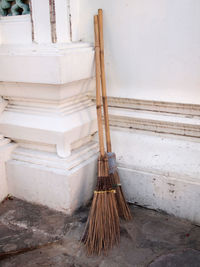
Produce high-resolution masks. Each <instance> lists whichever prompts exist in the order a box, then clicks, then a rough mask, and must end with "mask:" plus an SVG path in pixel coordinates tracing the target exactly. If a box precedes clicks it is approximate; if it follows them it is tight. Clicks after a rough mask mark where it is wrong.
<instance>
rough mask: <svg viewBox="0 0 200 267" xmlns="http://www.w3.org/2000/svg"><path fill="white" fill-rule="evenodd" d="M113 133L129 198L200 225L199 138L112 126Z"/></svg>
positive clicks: (119, 165)
mask: <svg viewBox="0 0 200 267" xmlns="http://www.w3.org/2000/svg"><path fill="white" fill-rule="evenodd" d="M111 136H112V141H113V151H115V153H116V155H117V163H118V167H119V173H120V177H121V182H122V185H123V188H124V191H125V195H126V198H127V200H128V201H130V202H132V203H137V204H139V205H143V206H146V207H148V208H152V209H160V210H163V211H166V212H167V213H170V214H173V215H175V216H178V217H181V218H186V219H189V220H191V221H193V222H195V223H198V224H200V216H199V202H200V143H199V142H198V141H197V140H196V139H188V140H186V139H182V138H179V139H178V138H177V137H175V136H174V137H173V136H171V137H169V136H166V135H155V134H153V133H150V132H146V133H145V132H138V131H134V130H127V129H126V130H122V129H120V128H112V132H111ZM119 140H120V142H119Z"/></svg>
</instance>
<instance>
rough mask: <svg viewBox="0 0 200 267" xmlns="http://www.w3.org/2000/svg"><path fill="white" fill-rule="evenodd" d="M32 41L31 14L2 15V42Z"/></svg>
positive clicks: (27, 43) (0, 37)
mask: <svg viewBox="0 0 200 267" xmlns="http://www.w3.org/2000/svg"><path fill="white" fill-rule="evenodd" d="M31 43H32V28H31V19H30V15H23V16H7V17H0V44H4V45H5V44H13V45H14V44H26V45H29V44H31Z"/></svg>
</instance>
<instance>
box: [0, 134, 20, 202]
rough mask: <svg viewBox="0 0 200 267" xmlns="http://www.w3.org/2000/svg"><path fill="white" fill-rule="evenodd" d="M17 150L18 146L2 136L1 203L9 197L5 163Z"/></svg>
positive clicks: (0, 141)
mask: <svg viewBox="0 0 200 267" xmlns="http://www.w3.org/2000/svg"><path fill="white" fill-rule="evenodd" d="M15 148H16V144H14V143H11V142H10V139H8V138H4V137H3V135H0V202H1V201H2V200H3V199H4V198H5V197H6V196H7V195H8V193H9V191H8V185H7V177H6V171H5V163H6V161H7V160H8V159H9V158H10V154H11V153H12V151H13V150H14V149H15Z"/></svg>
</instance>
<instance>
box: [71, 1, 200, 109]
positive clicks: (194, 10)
mask: <svg viewBox="0 0 200 267" xmlns="http://www.w3.org/2000/svg"><path fill="white" fill-rule="evenodd" d="M78 8H79V10H80V11H81V12H79V23H78V29H79V39H81V40H83V41H87V42H88V41H90V42H93V15H94V14H96V13H97V9H98V8H102V9H103V11H104V39H105V59H106V72H107V81H108V94H109V95H111V96H117V97H126V98H136V99H150V100H161V101H172V102H179V103H196V104H199V103H200V90H199V86H200V75H199V73H200V49H199V47H200V26H199V25H200V17H199V13H198V10H199V9H200V1H198V0H174V1H169V0H132V1H130V0H124V1H121V0H109V1H107V0H102V1H98V0H79V7H78ZM72 22H73V20H72ZM75 23H76V24H77V20H75Z"/></svg>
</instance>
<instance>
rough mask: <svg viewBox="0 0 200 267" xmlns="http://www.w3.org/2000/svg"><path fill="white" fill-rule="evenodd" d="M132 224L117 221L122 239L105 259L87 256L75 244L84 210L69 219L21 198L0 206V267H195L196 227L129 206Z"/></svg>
mask: <svg viewBox="0 0 200 267" xmlns="http://www.w3.org/2000/svg"><path fill="white" fill-rule="evenodd" d="M131 209H132V213H133V216H134V219H133V221H131V222H123V221H122V222H121V241H120V244H119V246H117V247H114V248H113V249H112V250H111V251H109V253H108V255H107V256H106V255H101V256H99V257H97V256H92V257H87V256H86V254H85V250H84V248H83V246H82V244H81V243H80V241H79V240H80V238H81V235H82V233H83V230H84V225H85V222H86V219H87V214H88V208H84V209H82V210H79V211H78V212H77V213H76V214H75V215H74V216H72V217H68V216H66V215H65V214H62V213H59V212H55V211H52V210H49V209H47V208H46V207H41V206H37V205H32V204H29V203H26V202H24V201H21V200H17V199H13V200H8V201H6V202H5V203H3V204H0V266H2V267H14V266H24V267H31V266H34V267H36V266H37V267H38V266H58V267H60V266H69V267H87V266H88V267H90V266H91V267H131V266H135V267H143V266H144V267H145V266H150V267H161V266H170V267H171V266H172V267H173V266H177V267H179V266H194V267H196V266H200V228H199V227H198V226H195V225H192V224H191V223H189V222H187V221H184V220H180V219H176V218H174V217H172V216H168V215H165V214H161V213H158V212H155V211H152V210H147V209H143V208H139V207H135V206H131Z"/></svg>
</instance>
